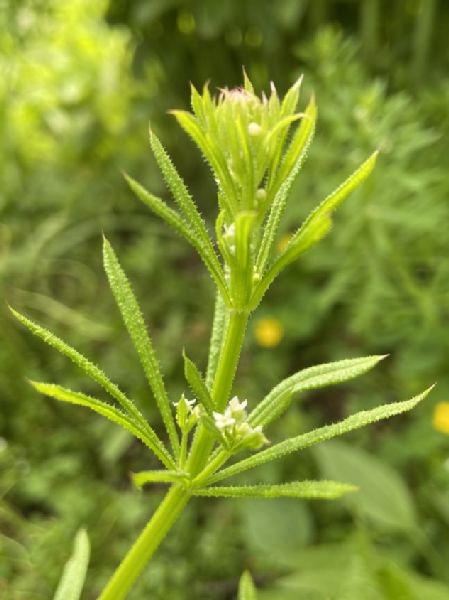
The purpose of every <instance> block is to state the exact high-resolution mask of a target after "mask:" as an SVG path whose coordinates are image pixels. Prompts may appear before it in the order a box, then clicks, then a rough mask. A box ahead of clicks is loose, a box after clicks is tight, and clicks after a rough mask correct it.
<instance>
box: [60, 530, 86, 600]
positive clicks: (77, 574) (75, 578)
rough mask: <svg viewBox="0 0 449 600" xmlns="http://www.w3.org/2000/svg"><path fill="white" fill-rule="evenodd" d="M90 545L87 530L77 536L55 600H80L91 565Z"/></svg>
mask: <svg viewBox="0 0 449 600" xmlns="http://www.w3.org/2000/svg"><path fill="white" fill-rule="evenodd" d="M89 556H90V544H89V538H88V537H87V533H86V530H85V529H80V530H79V531H78V533H77V534H76V537H75V541H74V544H73V554H72V556H71V557H70V558H69V560H68V561H67V563H66V564H65V567H64V571H63V573H62V576H61V579H60V581H59V585H58V589H57V590H56V592H55V595H54V597H53V600H79V598H80V597H81V592H82V590H83V586H84V581H85V579H86V574H87V567H88V564H89Z"/></svg>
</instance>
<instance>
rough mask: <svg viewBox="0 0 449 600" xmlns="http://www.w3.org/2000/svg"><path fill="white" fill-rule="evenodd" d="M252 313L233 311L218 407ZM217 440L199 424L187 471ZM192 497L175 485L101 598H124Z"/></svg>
mask: <svg viewBox="0 0 449 600" xmlns="http://www.w3.org/2000/svg"><path fill="white" fill-rule="evenodd" d="M247 321H248V313H246V312H233V313H231V315H230V318H229V323H228V327H227V329H226V334H225V338H224V342H223V346H222V348H221V352H220V357H219V360H218V364H217V370H216V373H215V378H214V384H213V387H212V398H213V400H214V404H215V406H216V407H217V410H218V411H222V410H223V409H224V408H225V406H226V403H227V401H228V398H229V395H230V393H231V389H232V383H233V381H234V376H235V372H236V370H237V365H238V361H239V357H240V351H241V348H242V344H243V339H244V336H245V330H246V324H247ZM213 443H214V440H213V437H212V436H211V434H210V433H209V432H208V431H207V430H205V429H204V428H203V427H200V428H199V431H198V435H197V436H196V437H195V440H194V443H193V445H192V446H193V447H192V451H191V453H190V457H189V460H188V463H187V471H188V472H189V473H191V474H192V475H195V474H197V473H198V472H199V471H201V469H203V467H204V466H205V464H206V462H207V459H208V458H209V455H210V452H211V450H212V446H213ZM189 498H190V494H189V491H188V490H187V489H185V488H183V487H182V486H180V485H173V486H172V488H171V489H170V490H169V492H168V493H167V495H166V496H165V498H164V500H163V501H162V502H161V504H160V505H159V508H158V509H157V510H156V512H155V513H154V514H153V516H152V517H151V519H150V521H149V522H148V524H147V526H146V527H145V529H144V530H143V531H142V533H141V534H140V536H139V537H138V538H137V540H136V542H135V543H134V545H133V546H132V548H131V550H130V551H129V552H128V554H127V555H126V556H125V558H124V559H123V561H122V562H121V564H120V565H119V567H118V569H117V570H116V571H115V573H114V574H113V576H112V577H111V579H110V580H109V582H108V584H107V585H106V587H105V589H104V590H103V592H102V594H101V595H100V597H99V599H98V600H122V599H123V598H126V596H127V594H128V592H129V591H130V589H131V588H132V586H133V585H134V583H135V582H136V580H137V579H138V577H139V576H140V575H141V573H142V571H143V570H144V569H145V567H146V565H147V563H148V561H149V560H150V558H151V557H152V556H153V554H154V553H155V551H156V550H157V548H158V546H159V544H160V543H161V542H162V540H163V539H164V538H165V536H166V535H167V533H168V532H169V531H170V529H171V528H172V526H173V525H174V523H175V521H176V520H177V518H178V516H179V515H180V514H181V512H182V511H183V509H184V507H185V505H186V504H187V502H188V500H189Z"/></svg>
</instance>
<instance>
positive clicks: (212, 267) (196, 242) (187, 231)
mask: <svg viewBox="0 0 449 600" xmlns="http://www.w3.org/2000/svg"><path fill="white" fill-rule="evenodd" d="M125 179H126V181H127V182H128V185H129V187H130V188H131V189H132V191H133V192H134V193H135V194H136V196H137V197H138V198H139V199H140V200H142V202H143V203H144V204H146V206H148V207H149V208H150V210H152V211H153V212H154V213H155V214H156V215H157V216H158V217H160V218H161V219H163V220H164V221H165V222H166V223H167V224H168V225H170V227H172V228H173V229H174V230H175V231H176V232H177V233H178V234H179V235H181V236H182V237H184V238H185V239H186V240H187V241H188V242H189V244H190V245H191V246H193V248H195V250H196V251H197V252H198V254H199V255H200V257H201V259H202V260H203V262H204V264H205V265H206V267H207V268H208V270H209V272H210V274H211V276H212V279H213V280H214V281H215V283H216V285H217V287H218V288H219V290H220V292H221V293H222V295H223V298H225V299H226V301H228V302H229V293H228V289H227V285H226V281H225V278H224V274H223V271H222V269H221V267H220V266H219V263H218V259H217V264H216V263H215V261H214V260H213V259H211V256H210V254H209V252H208V250H207V248H205V246H204V243H203V242H202V241H201V240H200V239H199V238H198V236H197V235H196V234H195V232H194V230H192V229H191V228H190V227H189V226H188V225H187V224H186V223H185V222H184V221H183V219H182V218H181V217H180V216H179V214H178V213H177V212H176V211H174V210H173V209H172V208H170V207H169V206H167V205H166V204H165V202H163V201H162V200H161V199H160V198H158V197H157V196H154V195H153V194H150V192H148V191H147V190H146V189H145V188H144V187H143V186H141V185H140V183H138V182H137V181H135V180H134V179H133V178H132V177H129V175H125ZM217 265H218V266H217Z"/></svg>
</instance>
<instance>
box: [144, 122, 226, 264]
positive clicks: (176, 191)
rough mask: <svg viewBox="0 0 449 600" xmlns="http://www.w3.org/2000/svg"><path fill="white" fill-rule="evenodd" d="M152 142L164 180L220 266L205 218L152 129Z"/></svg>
mask: <svg viewBox="0 0 449 600" xmlns="http://www.w3.org/2000/svg"><path fill="white" fill-rule="evenodd" d="M150 144H151V148H152V150H153V154H154V157H155V159H156V161H157V164H158V165H159V168H160V169H161V171H162V174H163V176H164V180H165V182H166V184H167V186H168V187H169V189H170V191H171V193H172V195H173V198H174V199H175V201H176V203H177V204H178V206H179V208H180V210H181V211H182V212H183V213H184V216H185V218H186V219H187V221H188V222H189V223H190V225H191V226H192V227H193V229H195V231H196V233H197V235H198V236H199V237H200V238H201V241H202V242H203V243H204V247H205V249H206V250H207V252H208V253H209V255H210V258H211V260H214V257H215V261H216V262H217V265H218V266H219V263H218V258H217V257H216V255H215V250H214V247H213V245H212V241H211V239H210V237H209V234H208V232H207V228H206V225H205V223H204V221H203V218H202V217H201V214H200V212H199V211H198V208H197V206H196V204H195V202H194V201H193V199H192V197H191V196H190V194H189V191H188V189H187V187H186V185H185V183H184V181H183V179H182V177H181V176H180V175H179V173H178V171H177V170H176V167H175V166H174V164H173V163H172V161H171V159H170V157H169V155H168V154H167V151H166V150H165V148H164V147H163V145H162V144H161V142H160V140H159V138H158V137H157V136H156V135H155V134H154V133H153V132H152V131H150Z"/></svg>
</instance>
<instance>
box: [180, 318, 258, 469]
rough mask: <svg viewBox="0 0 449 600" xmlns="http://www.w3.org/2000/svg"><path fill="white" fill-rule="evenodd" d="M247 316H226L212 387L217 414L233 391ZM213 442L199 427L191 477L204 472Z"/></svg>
mask: <svg viewBox="0 0 449 600" xmlns="http://www.w3.org/2000/svg"><path fill="white" fill-rule="evenodd" d="M248 316H249V315H248V313H247V312H243V311H242V312H237V311H235V312H232V313H231V314H230V317H229V323H228V327H227V330H226V334H225V338H224V342H223V346H222V348H221V352H220V358H219V360H218V365H217V371H216V373H215V379H214V384H213V387H212V400H213V402H214V405H215V407H216V410H217V411H218V412H221V411H223V410H224V408H225V407H226V404H227V401H228V399H229V395H230V393H231V390H232V384H233V382H234V377H235V372H236V370H237V365H238V362H239V358H240V352H241V349H242V344H243V339H244V337H245V331H246V325H247V322H248ZM213 443H214V438H213V436H212V434H211V433H210V432H209V431H208V430H207V429H206V428H205V427H203V426H200V427H199V429H198V434H197V435H196V436H195V439H194V442H193V445H192V451H191V453H190V457H189V460H188V463H187V470H188V472H189V473H190V474H191V475H197V474H198V473H199V471H201V469H203V467H204V465H205V464H206V462H207V459H208V458H209V455H210V452H211V450H212V446H213Z"/></svg>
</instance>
